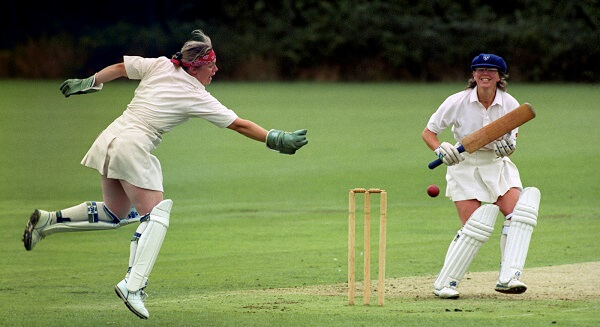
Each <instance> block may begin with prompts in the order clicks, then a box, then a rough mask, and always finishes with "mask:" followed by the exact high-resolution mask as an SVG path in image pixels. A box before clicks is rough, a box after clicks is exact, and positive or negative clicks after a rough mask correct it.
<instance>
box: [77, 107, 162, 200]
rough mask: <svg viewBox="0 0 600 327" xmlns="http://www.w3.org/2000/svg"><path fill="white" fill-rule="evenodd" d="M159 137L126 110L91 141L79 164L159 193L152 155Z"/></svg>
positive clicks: (159, 180) (159, 177)
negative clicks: (90, 145) (92, 142)
mask: <svg viewBox="0 0 600 327" xmlns="http://www.w3.org/2000/svg"><path fill="white" fill-rule="evenodd" d="M161 140H162V139H161V136H160V134H159V133H158V132H156V131H153V129H152V128H151V127H149V126H148V125H145V124H144V123H143V122H142V121H141V120H140V119H139V118H137V117H136V116H135V115H134V114H132V113H130V112H129V111H128V110H126V111H125V112H124V113H123V115H121V117H119V118H117V119H116V120H115V121H114V122H112V123H111V124H110V125H109V126H108V127H107V128H106V129H105V130H104V131H103V132H102V133H101V134H100V135H99V136H98V137H97V138H96V140H95V141H94V144H93V145H92V147H91V148H90V149H89V151H88V152H87V154H86V155H85V157H84V158H83V160H82V161H81V164H82V165H84V166H86V167H90V168H93V169H96V170H97V171H98V172H100V174H102V175H104V176H106V177H108V178H111V179H120V180H124V181H127V182H129V183H130V184H133V185H135V186H137V187H140V188H144V189H148V190H155V191H161V192H163V176H162V170H161V167H160V162H159V161H158V159H157V158H156V157H155V156H154V155H152V151H154V150H155V149H156V148H157V147H158V145H159V144H160V142H161Z"/></svg>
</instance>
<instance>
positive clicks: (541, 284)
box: [253, 262, 600, 300]
mask: <svg viewBox="0 0 600 327" xmlns="http://www.w3.org/2000/svg"><path fill="white" fill-rule="evenodd" d="M598 271H600V262H586V263H579V264H568V265H561V266H551V267H540V268H530V269H527V268H525V271H524V273H523V278H522V281H523V282H525V283H526V284H527V285H528V286H529V288H528V290H527V292H525V293H523V294H519V295H507V294H502V293H498V292H496V291H494V286H495V285H496V281H497V278H498V272H497V271H486V272H476V273H467V274H466V276H465V278H464V279H463V280H462V282H461V283H460V286H459V288H458V290H459V292H460V297H461V298H463V299H469V298H472V299H473V298H475V299H476V298H498V299H510V298H514V299H520V300H597V299H600V283H598ZM434 279H435V276H425V277H405V278H388V279H386V299H393V298H427V297H431V298H433V297H434V295H433V281H434ZM356 284H357V287H358V289H357V291H356V295H357V296H359V295H361V294H362V285H363V284H362V283H359V282H357V283H356ZM373 284H374V285H377V283H372V285H373ZM253 292H254V291H253ZM256 292H265V293H274V294H306V295H330V296H338V295H342V296H343V295H347V294H348V285H347V284H346V283H344V284H336V285H322V286H309V287H298V288H278V289H268V290H263V291H256ZM372 292H373V293H372V294H375V295H372V296H376V293H375V292H376V290H375V289H374V288H373V289H372Z"/></svg>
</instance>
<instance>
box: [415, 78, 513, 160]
mask: <svg viewBox="0 0 600 327" xmlns="http://www.w3.org/2000/svg"><path fill="white" fill-rule="evenodd" d="M518 106H519V102H517V100H516V99H515V98H513V97H512V96H511V95H510V94H508V93H506V92H505V91H502V90H500V89H498V90H497V91H496V97H495V98H494V101H493V102H492V105H491V106H490V107H489V108H488V109H486V108H485V107H484V106H483V105H482V104H481V102H479V100H478V98H477V87H475V88H473V89H467V90H464V91H462V92H458V93H456V94H453V95H451V96H449V97H448V98H447V99H446V100H445V101H444V102H443V103H442V104H441V105H440V107H439V108H438V110H437V111H436V112H435V113H434V114H433V115H432V116H431V118H430V119H429V122H428V123H427V128H428V129H429V130H430V131H432V132H434V133H435V134H440V133H441V132H442V131H443V130H445V129H446V128H448V127H449V126H451V127H452V132H453V133H454V139H455V140H456V141H457V142H460V140H462V139H463V138H464V137H465V136H467V135H469V134H471V133H473V132H475V131H477V130H479V129H480V128H482V127H483V126H486V125H488V124H489V123H491V122H492V121H494V120H496V119H498V118H500V117H502V116H504V115H506V114H507V113H509V112H510V111H512V110H514V109H516V108H517V107H518ZM517 131H518V129H515V130H513V131H512V133H511V134H513V136H514V135H515V134H516V133H517ZM482 150H494V147H493V146H492V145H491V144H490V145H487V146H485V147H484V148H482Z"/></svg>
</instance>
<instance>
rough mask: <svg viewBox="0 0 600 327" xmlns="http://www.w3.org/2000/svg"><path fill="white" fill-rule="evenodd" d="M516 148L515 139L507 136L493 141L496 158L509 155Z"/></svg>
mask: <svg viewBox="0 0 600 327" xmlns="http://www.w3.org/2000/svg"><path fill="white" fill-rule="evenodd" d="M516 149H517V139H515V138H508V139H502V140H499V141H496V142H495V143H494V152H496V156H498V158H502V157H505V156H510V155H511V154H512V153H513V152H515V150H516Z"/></svg>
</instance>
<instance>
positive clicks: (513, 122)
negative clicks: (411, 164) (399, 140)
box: [428, 103, 535, 169]
mask: <svg viewBox="0 0 600 327" xmlns="http://www.w3.org/2000/svg"><path fill="white" fill-rule="evenodd" d="M533 118H535V110H533V107H532V106H531V104H529V103H523V104H522V105H520V106H519V107H517V108H516V109H515V110H513V111H511V112H509V113H508V114H506V115H504V116H502V117H500V118H498V119H496V120H494V121H493V122H491V123H490V124H488V125H486V126H484V127H482V128H480V129H479V130H477V131H475V132H473V133H471V134H469V135H467V136H466V137H465V138H463V139H462V141H461V143H462V145H461V146H460V147H458V152H464V151H467V152H469V153H473V152H475V151H477V150H479V149H481V148H482V147H484V146H486V145H487V144H489V143H490V142H493V141H494V140H496V139H498V138H500V137H502V136H503V135H504V134H506V133H508V132H510V131H512V130H513V129H515V128H517V127H519V126H521V125H523V124H525V123H526V122H528V121H530V120H532V119H533ZM441 164H442V160H440V159H436V160H434V161H432V162H430V163H429V165H428V166H429V169H434V168H435V167H437V166H439V165H441Z"/></svg>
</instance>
